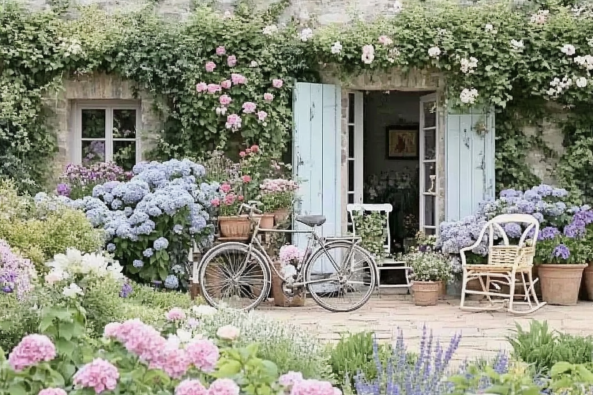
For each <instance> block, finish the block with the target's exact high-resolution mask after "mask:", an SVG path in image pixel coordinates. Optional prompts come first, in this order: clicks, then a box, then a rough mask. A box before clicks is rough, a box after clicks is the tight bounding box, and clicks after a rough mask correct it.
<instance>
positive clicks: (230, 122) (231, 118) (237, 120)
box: [225, 114, 241, 130]
mask: <svg viewBox="0 0 593 395" xmlns="http://www.w3.org/2000/svg"><path fill="white" fill-rule="evenodd" d="M225 126H226V128H227V129H232V130H238V129H239V128H240V127H241V117H240V116H238V115H237V114H231V115H228V116H227V117H226V125H225Z"/></svg>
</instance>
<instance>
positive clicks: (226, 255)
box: [198, 204, 378, 312]
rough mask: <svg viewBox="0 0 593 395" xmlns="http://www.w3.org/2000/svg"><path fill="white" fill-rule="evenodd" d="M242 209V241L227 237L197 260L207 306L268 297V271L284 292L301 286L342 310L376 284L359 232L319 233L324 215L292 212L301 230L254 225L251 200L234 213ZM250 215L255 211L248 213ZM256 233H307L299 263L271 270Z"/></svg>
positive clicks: (245, 306) (359, 302)
mask: <svg viewBox="0 0 593 395" xmlns="http://www.w3.org/2000/svg"><path fill="white" fill-rule="evenodd" d="M244 211H247V212H248V217H249V219H250V221H251V223H252V229H253V230H252V232H251V235H250V237H249V239H248V241H247V242H246V243H243V242H235V241H228V242H223V243H221V244H218V245H216V246H215V247H213V248H212V249H210V250H208V251H207V252H206V253H205V254H204V256H203V258H202V260H201V261H200V264H199V269H198V271H199V286H200V292H201V295H202V296H203V297H204V299H205V300H206V302H208V304H210V305H211V306H213V307H219V306H221V305H224V306H227V307H231V308H237V309H241V310H251V309H254V308H256V307H257V306H258V305H260V304H261V303H262V302H263V301H264V300H266V299H267V298H268V295H269V293H270V289H271V284H272V271H273V272H274V273H275V274H276V275H278V276H279V278H280V279H281V281H282V292H283V293H284V294H285V295H286V296H287V297H288V298H292V297H295V296H301V295H303V293H304V292H305V291H306V292H308V293H309V295H310V296H311V297H312V298H313V300H314V301H315V302H316V303H317V304H318V305H319V306H321V307H323V308H324V309H327V310H329V311H332V312H348V311H353V310H356V309H358V308H360V307H361V306H363V305H364V304H365V303H366V302H367V301H368V300H369V298H370V297H371V295H372V293H373V291H374V289H375V286H376V284H377V276H378V269H377V264H376V263H375V260H374V258H373V256H372V255H371V254H370V253H369V252H368V251H367V250H365V249H364V248H362V247H361V246H360V245H359V243H360V241H361V239H360V238H359V237H354V236H347V237H321V236H319V235H318V234H317V229H318V228H319V227H320V226H322V225H323V224H324V223H325V221H326V218H325V217H324V216H322V215H306V216H297V217H296V218H295V220H296V221H298V222H300V223H302V224H304V225H306V226H308V227H309V229H307V230H290V229H264V228H260V218H261V217H260V218H257V216H256V215H257V214H261V211H260V210H258V209H257V208H256V206H255V205H254V204H251V205H247V204H242V205H241V207H240V208H239V214H241V213H242V212H244ZM254 214H255V215H254ZM259 232H275V233H287V234H299V233H301V234H307V235H308V236H307V248H306V250H305V253H304V257H303V259H302V261H301V263H299V264H295V265H291V266H285V267H284V270H277V269H276V267H275V266H274V264H273V262H272V259H271V258H270V256H269V255H268V253H267V252H266V250H265V248H264V246H263V245H262V242H261V241H260V238H259V237H258V233H259Z"/></svg>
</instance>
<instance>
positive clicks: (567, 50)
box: [560, 44, 576, 56]
mask: <svg viewBox="0 0 593 395" xmlns="http://www.w3.org/2000/svg"><path fill="white" fill-rule="evenodd" d="M560 51H561V52H562V53H563V54H565V55H568V56H572V55H574V54H575V52H576V49H575V47H574V45H572V44H564V45H563V46H562V48H561V49H560Z"/></svg>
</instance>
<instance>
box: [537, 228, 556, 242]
mask: <svg viewBox="0 0 593 395" xmlns="http://www.w3.org/2000/svg"><path fill="white" fill-rule="evenodd" d="M559 235H560V231H559V230H558V228H556V227H554V226H546V227H545V228H543V229H542V231H541V232H540V234H539V237H538V239H540V240H552V239H553V238H555V237H557V236H559Z"/></svg>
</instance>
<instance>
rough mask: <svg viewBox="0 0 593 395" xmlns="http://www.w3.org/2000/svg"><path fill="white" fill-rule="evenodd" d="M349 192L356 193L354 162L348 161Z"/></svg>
mask: <svg viewBox="0 0 593 395" xmlns="http://www.w3.org/2000/svg"><path fill="white" fill-rule="evenodd" d="M348 191H349V192H355V191H354V161H353V160H349V161H348Z"/></svg>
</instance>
